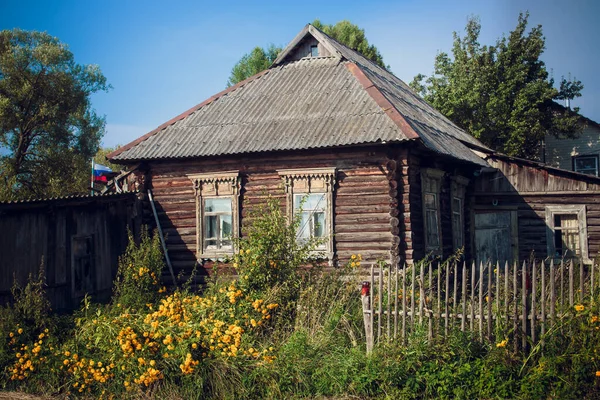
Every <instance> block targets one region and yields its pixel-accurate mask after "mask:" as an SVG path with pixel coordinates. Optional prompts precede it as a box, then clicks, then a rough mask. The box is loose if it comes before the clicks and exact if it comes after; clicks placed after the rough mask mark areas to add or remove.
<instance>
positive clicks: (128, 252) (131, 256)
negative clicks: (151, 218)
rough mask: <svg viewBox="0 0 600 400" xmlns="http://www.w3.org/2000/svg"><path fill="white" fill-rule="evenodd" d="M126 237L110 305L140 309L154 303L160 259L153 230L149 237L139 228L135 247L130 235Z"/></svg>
mask: <svg viewBox="0 0 600 400" xmlns="http://www.w3.org/2000/svg"><path fill="white" fill-rule="evenodd" d="M128 236H129V242H128V244H127V249H125V253H124V254H123V255H122V256H121V257H120V258H119V270H118V272H117V278H116V280H115V282H114V288H115V289H114V295H113V303H115V304H123V305H126V306H128V307H131V308H133V309H141V308H144V307H145V306H146V304H148V303H153V302H155V301H156V300H157V292H158V291H159V286H160V276H161V273H162V270H163V267H164V258H163V253H162V247H161V244H160V238H159V236H158V234H157V232H156V231H155V232H154V234H153V235H152V237H150V235H149V234H148V230H147V229H146V228H145V227H143V228H142V231H141V234H140V241H139V244H138V243H136V241H135V238H134V237H133V234H132V233H131V232H128ZM163 290H164V289H163Z"/></svg>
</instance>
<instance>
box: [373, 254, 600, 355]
mask: <svg viewBox="0 0 600 400" xmlns="http://www.w3.org/2000/svg"><path fill="white" fill-rule="evenodd" d="M597 268H598V267H597V266H596V265H595V264H593V263H592V264H585V263H583V262H581V261H578V260H563V261H560V262H556V263H555V262H554V260H551V261H531V262H523V263H522V264H517V263H512V264H511V263H508V262H505V263H503V264H500V263H498V262H496V263H490V262H488V263H479V264H476V263H474V262H473V263H470V264H467V263H466V262H460V263H459V262H445V263H444V262H440V263H437V262H429V263H417V264H414V265H407V264H405V263H402V264H400V266H399V267H398V268H390V267H389V266H384V265H375V264H373V265H371V270H370V274H369V277H368V279H369V280H368V281H364V282H363V284H362V285H363V287H362V292H361V295H362V305H363V316H364V325H365V334H366V340H367V352H371V351H372V349H373V345H374V344H375V343H378V342H381V341H392V340H402V342H403V343H406V340H407V336H408V335H409V334H410V333H411V332H413V331H414V330H415V329H416V328H417V327H421V329H427V332H428V336H429V337H430V338H433V337H435V336H438V335H444V336H447V335H448V333H449V332H450V331H451V330H453V329H460V330H461V331H465V330H470V331H471V332H473V333H475V334H478V336H479V338H480V339H481V340H489V341H502V340H504V339H505V338H506V337H505V335H508V336H510V339H511V340H510V342H511V344H510V345H511V346H514V348H515V350H517V349H521V350H526V349H527V348H529V347H530V346H531V345H534V344H536V343H538V342H539V341H540V339H541V340H543V337H544V335H545V334H546V333H547V332H548V331H549V330H551V329H552V328H553V327H554V326H555V325H556V323H557V321H558V320H560V318H561V317H562V316H563V315H565V313H567V312H569V311H570V310H572V309H573V307H574V306H575V305H579V304H580V303H587V302H589V301H590V300H591V299H592V298H593V297H594V295H597V294H598V290H599V288H600V273H599V272H600V271H597ZM597 279H598V281H596V280H597ZM500 335H502V337H499V336H500Z"/></svg>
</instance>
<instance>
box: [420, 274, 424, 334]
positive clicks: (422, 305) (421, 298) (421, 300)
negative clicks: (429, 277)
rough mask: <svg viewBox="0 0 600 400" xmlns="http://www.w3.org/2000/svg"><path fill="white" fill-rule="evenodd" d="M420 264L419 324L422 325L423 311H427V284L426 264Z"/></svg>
mask: <svg viewBox="0 0 600 400" xmlns="http://www.w3.org/2000/svg"><path fill="white" fill-rule="evenodd" d="M419 266H420V268H419V269H420V271H419V273H420V276H419V324H420V325H421V326H422V325H423V312H424V311H425V289H424V288H423V285H424V284H425V266H424V265H423V264H419Z"/></svg>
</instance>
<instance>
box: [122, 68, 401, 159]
mask: <svg viewBox="0 0 600 400" xmlns="http://www.w3.org/2000/svg"><path fill="white" fill-rule="evenodd" d="M403 140H407V138H406V136H404V135H403V134H402V133H401V132H400V131H399V130H398V128H397V127H396V125H394V123H393V122H392V121H391V120H390V119H389V118H388V117H387V116H386V114H385V113H384V111H383V110H382V109H381V108H380V107H378V105H377V104H376V103H375V101H374V100H373V99H372V98H371V97H370V96H369V94H368V93H367V92H366V91H365V90H364V89H363V87H362V86H361V85H360V84H359V82H358V81H357V80H356V79H355V78H354V76H353V75H352V74H351V73H350V72H349V71H348V69H347V68H346V67H345V65H344V63H340V61H339V60H338V59H335V58H306V59H302V60H299V61H295V62H290V63H287V64H285V65H282V66H280V67H277V68H273V69H271V70H269V71H268V72H267V73H266V74H264V75H262V76H260V77H258V78H257V79H254V80H252V81H250V82H249V83H247V84H245V85H243V86H242V87H239V88H237V89H236V90H233V91H231V92H229V93H227V94H225V95H223V96H221V97H219V98H217V99H216V100H214V101H212V102H210V103H209V104H207V105H205V106H203V107H200V108H199V109H198V110H196V111H194V112H192V113H190V114H189V115H188V116H187V117H185V118H182V119H180V120H178V121H176V122H174V123H173V124H171V125H169V126H167V127H165V128H164V129H162V130H161V131H160V132H157V133H156V134H154V135H152V136H150V137H148V138H147V139H146V140H144V141H142V142H140V143H138V144H137V145H136V146H133V147H131V148H130V149H129V150H126V151H124V152H122V153H121V154H119V155H117V156H115V157H114V159H115V160H132V159H158V158H183V157H201V156H212V155H221V154H238V153H250V152H262V151H273V150H293V149H311V148H321V147H334V146H344V145H352V144H359V143H376V142H380V141H403Z"/></svg>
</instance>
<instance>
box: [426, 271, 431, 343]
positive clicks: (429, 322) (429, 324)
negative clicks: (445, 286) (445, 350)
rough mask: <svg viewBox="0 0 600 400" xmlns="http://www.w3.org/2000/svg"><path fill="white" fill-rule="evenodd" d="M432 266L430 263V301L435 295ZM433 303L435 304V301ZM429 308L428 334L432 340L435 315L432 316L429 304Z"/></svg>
mask: <svg viewBox="0 0 600 400" xmlns="http://www.w3.org/2000/svg"><path fill="white" fill-rule="evenodd" d="M431 264H432V263H431V262H429V286H428V290H427V292H428V293H429V298H430V299H431V298H432V295H433V293H432V288H433V286H432V284H433V268H432V266H431ZM431 302H432V303H433V300H432V301H431ZM426 303H427V302H426ZM427 308H428V310H429V312H428V313H427V316H428V326H429V329H428V331H427V333H428V337H429V339H431V338H433V315H431V314H432V313H431V308H432V307H430V304H427Z"/></svg>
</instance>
